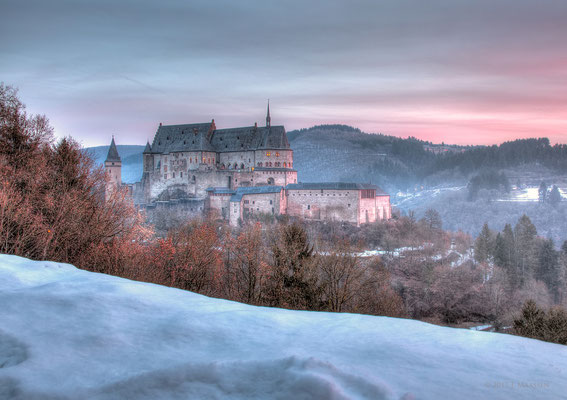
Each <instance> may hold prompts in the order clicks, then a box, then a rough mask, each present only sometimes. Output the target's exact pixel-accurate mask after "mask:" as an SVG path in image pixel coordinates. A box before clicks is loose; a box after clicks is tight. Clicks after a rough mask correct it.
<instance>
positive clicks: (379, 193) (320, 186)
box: [285, 182, 387, 196]
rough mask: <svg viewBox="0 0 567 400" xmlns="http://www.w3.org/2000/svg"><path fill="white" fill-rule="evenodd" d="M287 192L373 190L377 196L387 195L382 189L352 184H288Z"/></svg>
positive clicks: (368, 185) (362, 184)
mask: <svg viewBox="0 0 567 400" xmlns="http://www.w3.org/2000/svg"><path fill="white" fill-rule="evenodd" d="M285 188H286V189H288V190H363V189H374V190H376V195H377V196H383V195H387V193H386V192H384V191H383V190H382V189H380V188H379V187H378V186H376V185H372V184H370V183H352V182H309V183H290V184H288V185H287V186H286V187H285Z"/></svg>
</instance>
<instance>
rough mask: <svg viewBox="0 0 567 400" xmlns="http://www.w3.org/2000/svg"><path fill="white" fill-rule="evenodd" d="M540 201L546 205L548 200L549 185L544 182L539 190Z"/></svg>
mask: <svg viewBox="0 0 567 400" xmlns="http://www.w3.org/2000/svg"><path fill="white" fill-rule="evenodd" d="M538 195H539V201H540V202H541V203H544V202H545V201H546V200H547V183H545V182H544V181H542V182H541V183H540V184H539V189H538Z"/></svg>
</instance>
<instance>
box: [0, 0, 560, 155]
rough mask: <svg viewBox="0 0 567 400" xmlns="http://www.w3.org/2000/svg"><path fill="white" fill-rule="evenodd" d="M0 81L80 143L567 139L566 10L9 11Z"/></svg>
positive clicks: (254, 7) (239, 4)
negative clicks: (265, 126) (208, 133)
mask: <svg viewBox="0 0 567 400" xmlns="http://www.w3.org/2000/svg"><path fill="white" fill-rule="evenodd" d="M0 35H1V36H0V37H2V40H1V41H0V81H3V82H4V83H5V84H7V85H12V86H15V87H18V88H19V96H20V98H21V99H22V100H23V102H24V103H26V104H27V106H28V110H29V112H31V113H41V114H46V115H47V116H48V117H49V118H50V120H51V123H52V125H53V126H54V128H55V130H56V133H57V135H58V136H67V135H71V136H73V137H75V138H76V139H78V140H79V141H80V142H81V143H82V144H83V145H85V146H92V145H100V144H108V143H109V141H110V138H111V135H115V136H116V140H117V143H118V144H144V143H145V142H146V140H147V139H151V138H152V137H153V135H154V133H155V131H156V129H157V126H158V125H159V123H160V122H163V123H164V124H176V123H192V122H207V121H210V120H211V119H212V118H214V119H215V122H216V125H217V127H219V128H228V127H235V126H243V125H253V124H254V122H255V121H258V122H259V123H264V118H265V110H266V102H267V99H268V98H270V104H271V111H272V123H273V124H278V125H285V127H286V129H287V130H288V131H290V130H293V129H297V128H307V127H310V126H313V125H318V124H328V123H342V124H348V125H352V126H355V127H358V128H360V129H362V130H363V131H366V132H371V133H378V132H380V133H384V134H391V135H396V136H401V137H407V136H415V137H418V138H420V139H424V140H430V141H433V142H441V141H444V142H446V143H457V144H493V143H500V142H502V141H505V140H510V139H515V138H522V137H541V136H547V137H549V138H550V140H551V141H552V142H553V143H555V142H560V143H567V1H554V0H549V1H547V0H546V1H533V0H531V1H524V0H503V1H498V0H490V1H487V0H474V1H473V0H470V1H460V0H445V1H424V0H416V1H408V0H389V1H376V0H368V1H361V0H349V1H346V0H342V1H338V0H323V1H305V0H302V1H295V0H289V1H288V0H282V1H275V0H274V1H270V0H239V1H234V0H231V1H214V0H202V1H201V0H195V1H147V0H135V1H134V0H132V1H116V0H113V1H76V0H68V1H45V0H41V1H25V0H18V1H11V0H9V1H6V0H0Z"/></svg>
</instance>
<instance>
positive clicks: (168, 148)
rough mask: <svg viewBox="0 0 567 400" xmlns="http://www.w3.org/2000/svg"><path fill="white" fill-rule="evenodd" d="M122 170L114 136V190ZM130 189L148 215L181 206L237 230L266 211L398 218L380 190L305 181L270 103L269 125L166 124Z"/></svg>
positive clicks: (353, 219) (363, 219) (110, 165)
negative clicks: (274, 121)
mask: <svg viewBox="0 0 567 400" xmlns="http://www.w3.org/2000/svg"><path fill="white" fill-rule="evenodd" d="M121 167H122V164H121V160H120V156H119V154H118V151H117V149H116V144H115V142H114V137H113V138H112V142H111V144H110V149H109V151H108V157H107V159H106V161H105V168H106V171H107V174H108V175H109V185H110V187H116V186H121V185H122V182H121ZM128 187H129V189H130V193H131V195H132V198H133V200H134V203H135V204H137V205H139V206H141V207H145V208H146V209H147V210H148V211H149V212H151V211H153V210H155V209H156V208H160V207H174V208H175V209H177V210H179V209H181V210H184V211H185V212H186V213H187V214H188V216H191V215H194V216H197V215H203V214H208V215H214V216H216V217H218V218H222V219H224V220H226V221H228V222H229V223H230V224H231V225H237V224H238V222H239V221H244V220H246V219H248V218H250V216H252V215H254V214H262V213H264V214H270V215H279V214H288V215H292V216H297V217H301V218H305V219H314V220H338V221H346V222H350V223H354V224H357V225H360V224H361V223H369V222H374V221H376V220H378V219H388V218H390V217H391V207H390V196H389V195H388V194H386V193H384V192H383V191H382V190H381V189H380V188H378V187H377V186H375V185H371V184H360V183H342V182H341V183H339V182H332V183H298V182H297V171H296V170H295V169H294V168H293V150H292V149H291V148H290V146H289V142H288V140H287V134H286V131H285V128H284V127H283V126H272V125H271V117H270V105H269V104H268V109H267V115H266V126H263V127H260V126H258V124H254V126H248V127H242V128H230V129H217V128H216V126H215V120H214V119H213V120H212V121H211V122H207V123H199V124H186V125H162V124H161V123H160V124H159V128H158V130H157V132H156V134H155V137H154V140H153V142H152V144H151V145H150V143H149V142H148V143H147V144H146V148H145V150H144V153H143V174H142V179H141V181H140V182H137V183H135V184H132V185H128Z"/></svg>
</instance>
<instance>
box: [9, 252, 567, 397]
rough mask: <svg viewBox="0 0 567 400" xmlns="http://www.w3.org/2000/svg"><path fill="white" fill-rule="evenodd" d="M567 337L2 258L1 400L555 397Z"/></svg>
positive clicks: (563, 383) (564, 379) (560, 391)
mask: <svg viewBox="0 0 567 400" xmlns="http://www.w3.org/2000/svg"><path fill="white" fill-rule="evenodd" d="M565 389H567V347H565V346H560V345H555V344H550V343H544V342H540V341H536V340H530V339H524V338H519V337H514V336H508V335H500V334H494V333H486V332H475V331H468V330H457V329H450V328H442V327H438V326H434V325H429V324H425V323H421V322H417V321H411V320H403V319H394V318H385V317H371V316H363V315H353V314H331V313H315V312H298V311H286V310H280V309H270V308H262V307H252V306H248V305H244V304H239V303H234V302H229V301H225V300H217V299H211V298H207V297H204V296H200V295H197V294H193V293H189V292H184V291H181V290H176V289H171V288H167V287H161V286H157V285H151V284H145V283H139V282H132V281H128V280H124V279H120V278H115V277H111V276H106V275H101V274H95V273H89V272H86V271H81V270H78V269H76V268H74V267H73V266H70V265H65V264H56V263H50V262H33V261H28V260H26V259H23V258H18V257H14V256H0V399H201V398H203V399H224V398H231V399H270V398H275V399H348V398H354V399H358V398H362V399H400V398H403V399H413V398H415V399H471V398H475V399H556V398H563V397H562V396H564V393H565Z"/></svg>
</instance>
